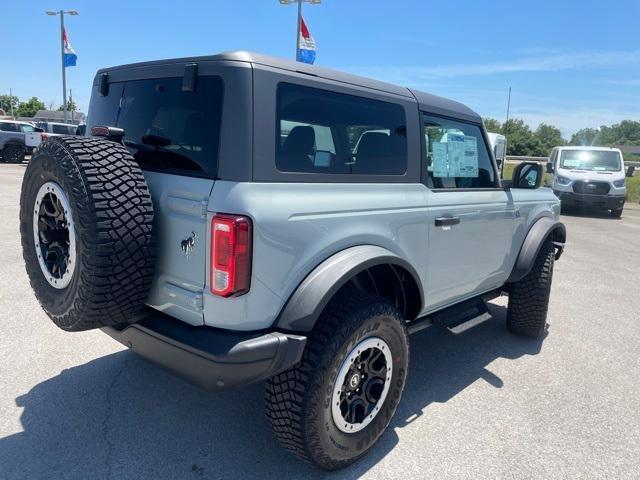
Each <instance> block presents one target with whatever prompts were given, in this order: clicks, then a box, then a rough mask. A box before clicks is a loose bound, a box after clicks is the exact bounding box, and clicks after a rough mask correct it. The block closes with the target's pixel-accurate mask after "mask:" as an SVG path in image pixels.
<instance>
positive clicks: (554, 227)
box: [507, 217, 567, 283]
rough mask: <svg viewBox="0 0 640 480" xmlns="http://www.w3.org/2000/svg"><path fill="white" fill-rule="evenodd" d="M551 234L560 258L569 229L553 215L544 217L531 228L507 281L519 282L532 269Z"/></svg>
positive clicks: (557, 256) (557, 255)
mask: <svg viewBox="0 0 640 480" xmlns="http://www.w3.org/2000/svg"><path fill="white" fill-rule="evenodd" d="M550 235H551V236H552V240H553V243H554V245H555V247H556V260H557V259H558V258H560V255H561V254H562V250H563V249H564V244H565V242H566V240H567V229H566V228H565V226H564V223H562V222H561V221H559V220H556V219H555V218H553V217H542V218H540V219H538V220H537V221H536V222H535V223H534V224H533V226H532V227H531V228H530V229H529V232H528V233H527V236H526V237H525V239H524V242H523V243H522V248H520V253H519V254H518V258H517V260H516V263H515V265H514V266H513V269H512V270H511V275H509V278H508V279H507V283H512V282H517V281H518V280H520V279H522V278H523V277H525V276H526V275H527V274H528V273H529V272H530V271H531V268H532V267H533V264H534V262H535V261H536V257H537V256H538V253H539V252H540V248H541V247H542V244H543V243H544V242H545V240H546V239H547V238H548V237H549V236H550Z"/></svg>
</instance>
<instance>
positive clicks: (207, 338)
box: [102, 312, 307, 391]
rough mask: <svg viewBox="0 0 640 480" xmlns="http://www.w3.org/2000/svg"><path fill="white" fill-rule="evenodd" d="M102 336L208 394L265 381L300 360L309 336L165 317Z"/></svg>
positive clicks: (157, 315) (107, 329) (159, 315)
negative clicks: (197, 324) (234, 329)
mask: <svg viewBox="0 0 640 480" xmlns="http://www.w3.org/2000/svg"><path fill="white" fill-rule="evenodd" d="M102 331H103V332H105V333H106V334H108V335H109V336H111V337H112V338H114V339H115V340H117V341H118V342H120V343H122V344H123V345H125V346H127V347H129V348H131V349H132V350H133V351H135V352H136V353H137V354H139V355H141V356H142V357H144V358H146V359H148V360H150V361H152V362H154V363H156V364H158V365H160V366H162V367H164V368H166V369H167V370H170V371H171V372H173V373H175V374H177V375H178V376H180V377H182V378H184V379H185V380H188V381H190V382H191V383H193V384H195V385H197V386H199V387H201V388H203V389H205V390H209V391H219V390H227V389H230V388H235V387H240V386H243V385H248V384H250V383H254V382H259V381H261V380H265V379H267V378H269V377H271V376H273V375H276V374H277V373H280V372H282V371H284V370H287V369H289V368H291V367H293V366H294V365H296V364H297V363H299V362H300V359H301V358H302V352H303V350H304V347H305V344H306V341H307V337H305V336H302V335H292V334H285V333H280V332H259V333H256V332H241V333H238V332H229V331H226V330H219V329H215V328H211V327H205V326H202V327H194V326H191V325H188V324H186V323H184V322H181V321H179V320H175V319H173V318H172V317H169V316H168V315H164V314H162V313H159V312H158V313H154V314H152V315H151V316H149V317H147V318H145V319H144V320H141V321H140V322H138V323H134V324H131V325H125V326H123V327H120V328H117V327H105V328H103V329H102Z"/></svg>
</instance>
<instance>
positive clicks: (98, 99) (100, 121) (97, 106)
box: [87, 82, 124, 135]
mask: <svg viewBox="0 0 640 480" xmlns="http://www.w3.org/2000/svg"><path fill="white" fill-rule="evenodd" d="M123 89H124V83H122V82H116V83H111V84H109V92H108V93H107V95H106V96H104V97H103V96H102V95H100V93H99V91H100V87H93V93H92V94H91V103H90V105H89V116H88V117H87V132H88V134H89V135H90V134H91V129H92V128H93V127H96V126H98V125H102V126H105V127H115V126H116V122H117V121H118V112H119V111H120V100H121V98H122V91H123Z"/></svg>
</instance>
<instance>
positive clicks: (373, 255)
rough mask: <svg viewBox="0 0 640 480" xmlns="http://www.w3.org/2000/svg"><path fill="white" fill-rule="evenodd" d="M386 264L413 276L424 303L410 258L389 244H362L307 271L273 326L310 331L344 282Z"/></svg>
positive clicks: (335, 255) (419, 283) (297, 330)
mask: <svg viewBox="0 0 640 480" xmlns="http://www.w3.org/2000/svg"><path fill="white" fill-rule="evenodd" d="M384 264H390V265H397V266H399V267H402V268H404V269H405V270H407V271H408V272H409V273H410V274H411V275H412V276H413V280H414V281H415V282H416V285H418V290H419V291H420V305H423V304H424V303H423V302H424V294H423V291H422V283H421V282H420V276H419V275H418V272H416V270H415V269H414V268H413V266H412V265H411V264H410V263H409V262H407V261H406V260H404V259H403V258H401V257H400V256H398V255H396V254H395V253H393V252H391V251H389V250H387V249H386V248H383V247H379V246H376V245H359V246H355V247H349V248H347V249H345V250H342V251H340V252H338V253H336V254H334V255H332V256H331V257H329V258H327V259H326V260H324V261H323V262H322V263H321V264H320V265H318V266H317V267H316V268H315V269H314V270H313V271H312V272H311V273H310V274H309V275H307V277H306V278H305V279H304V280H303V281H302V283H300V285H298V287H297V288H296V290H295V291H294V292H293V294H292V295H291V296H290V297H289V300H288V301H287V303H286V304H285V306H284V308H283V309H282V311H281V312H280V315H279V316H278V318H277V319H276V322H275V324H274V326H275V327H276V328H278V329H282V330H286V331H294V332H309V331H311V330H312V329H313V327H314V326H315V324H316V321H317V320H318V317H320V314H321V313H322V311H323V310H324V307H325V306H326V305H327V303H328V302H329V300H331V298H332V297H333V296H334V295H335V294H336V292H338V290H340V288H341V287H342V286H344V285H345V284H346V283H347V282H348V281H349V280H350V279H351V278H353V277H354V276H355V275H357V274H358V273H360V272H363V271H364V270H366V269H368V268H370V267H373V266H376V265H384Z"/></svg>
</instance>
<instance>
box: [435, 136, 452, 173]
mask: <svg viewBox="0 0 640 480" xmlns="http://www.w3.org/2000/svg"><path fill="white" fill-rule="evenodd" d="M431 154H432V167H433V176H434V177H435V178H447V177H448V176H449V169H448V165H447V143H446V142H433V143H432V144H431Z"/></svg>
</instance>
